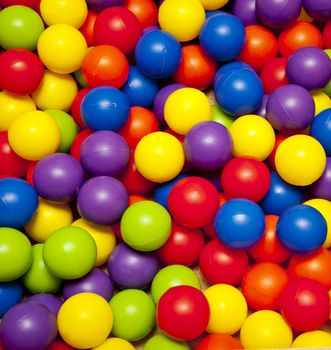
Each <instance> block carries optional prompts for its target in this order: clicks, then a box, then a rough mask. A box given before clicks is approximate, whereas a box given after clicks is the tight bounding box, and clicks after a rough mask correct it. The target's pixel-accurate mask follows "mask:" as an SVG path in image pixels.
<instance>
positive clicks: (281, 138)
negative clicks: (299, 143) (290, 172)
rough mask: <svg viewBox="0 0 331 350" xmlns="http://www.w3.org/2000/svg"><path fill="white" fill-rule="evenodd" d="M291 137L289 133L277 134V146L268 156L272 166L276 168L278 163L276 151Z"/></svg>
mask: <svg viewBox="0 0 331 350" xmlns="http://www.w3.org/2000/svg"><path fill="white" fill-rule="evenodd" d="M288 137H289V135H284V134H277V135H276V141H275V146H274V149H273V150H272V152H271V154H270V156H269V157H268V159H267V160H268V163H269V164H270V165H271V167H272V168H273V169H274V170H276V165H275V157H276V152H277V149H278V147H279V145H280V144H281V143H282V142H283V141H284V140H285V139H287V138H288Z"/></svg>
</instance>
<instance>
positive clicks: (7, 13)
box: [0, 5, 44, 51]
mask: <svg viewBox="0 0 331 350" xmlns="http://www.w3.org/2000/svg"><path fill="white" fill-rule="evenodd" d="M43 31H44V24H43V21H42V19H41V18H40V16H39V15H38V13H37V12H36V11H34V10H32V9H31V8H28V7H26V6H20V5H16V6H9V7H7V8H5V9H3V10H2V11H1V13H0V45H1V46H2V47H3V48H4V49H6V50H8V49H13V48H21V49H28V50H31V51H34V50H35V49H36V48H37V42H38V39H39V36H40V35H41V33H42V32H43Z"/></svg>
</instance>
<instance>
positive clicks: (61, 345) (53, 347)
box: [46, 340, 73, 350]
mask: <svg viewBox="0 0 331 350" xmlns="http://www.w3.org/2000/svg"><path fill="white" fill-rule="evenodd" d="M46 350H73V348H72V347H71V346H69V345H68V344H66V343H65V342H63V341H60V340H54V341H52V342H51V344H50V345H49V346H48V347H47V348H46Z"/></svg>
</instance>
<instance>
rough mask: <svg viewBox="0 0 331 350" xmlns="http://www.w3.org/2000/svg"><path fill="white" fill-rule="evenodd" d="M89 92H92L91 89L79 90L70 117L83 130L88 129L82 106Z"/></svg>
mask: <svg viewBox="0 0 331 350" xmlns="http://www.w3.org/2000/svg"><path fill="white" fill-rule="evenodd" d="M89 91H90V89H89V88H83V89H81V90H79V91H78V92H77V94H76V96H75V98H74V100H73V101H72V104H71V110H70V115H71V116H72V118H73V119H74V120H75V122H76V123H77V124H78V125H79V126H80V128H81V129H85V128H86V125H85V122H84V120H83V117H82V114H81V105H82V101H83V99H84V97H85V96H86V94H87V93H88V92H89ZM82 131H84V130H82Z"/></svg>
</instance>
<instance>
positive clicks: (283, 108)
mask: <svg viewBox="0 0 331 350" xmlns="http://www.w3.org/2000/svg"><path fill="white" fill-rule="evenodd" d="M314 115H315V103H314V100H313V98H312V97H311V96H310V94H309V93H308V91H307V90H306V89H304V88H303V87H301V86H299V85H285V86H281V87H280V88H278V89H277V90H275V91H274V92H273V93H272V94H271V95H270V97H269V99H268V102H267V118H268V120H269V122H270V124H271V125H272V126H273V128H274V129H276V130H279V131H283V132H288V131H290V132H293V131H298V132H299V131H302V130H305V129H306V128H307V127H308V126H309V125H310V123H311V122H312V120H313V119H314Z"/></svg>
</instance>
